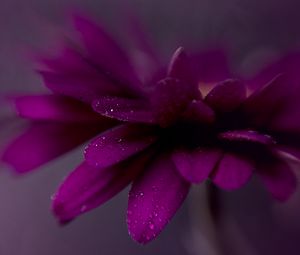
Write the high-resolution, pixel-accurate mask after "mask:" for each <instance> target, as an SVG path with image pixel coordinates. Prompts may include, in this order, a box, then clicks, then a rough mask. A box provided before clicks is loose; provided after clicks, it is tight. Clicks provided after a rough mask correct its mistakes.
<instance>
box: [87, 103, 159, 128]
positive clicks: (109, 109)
mask: <svg viewBox="0 0 300 255" xmlns="http://www.w3.org/2000/svg"><path fill="white" fill-rule="evenodd" d="M93 108H94V110H95V111H96V112H98V113H100V114H101V115H103V116H106V117H109V118H114V119H117V120H120V121H130V122H137V123H154V122H155V119H154V115H153V113H152V112H151V110H150V109H149V103H148V104H147V102H146V101H145V100H143V99H128V98H118V97H101V98H99V99H98V100H95V101H94V103H93Z"/></svg>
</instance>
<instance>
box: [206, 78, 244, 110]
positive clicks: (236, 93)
mask: <svg viewBox="0 0 300 255" xmlns="http://www.w3.org/2000/svg"><path fill="white" fill-rule="evenodd" d="M245 98H246V87H245V85H244V84H243V83H242V82H241V81H239V80H226V81H224V82H222V83H219V84H218V85H216V86H215V87H214V88H213V89H212V90H211V91H210V92H209V93H208V94H207V96H206V97H205V102H206V103H207V104H208V105H209V106H211V107H212V108H213V109H214V110H216V111H218V112H230V111H232V110H234V109H235V108H237V107H238V106H239V105H240V104H241V103H242V102H243V101H244V99H245Z"/></svg>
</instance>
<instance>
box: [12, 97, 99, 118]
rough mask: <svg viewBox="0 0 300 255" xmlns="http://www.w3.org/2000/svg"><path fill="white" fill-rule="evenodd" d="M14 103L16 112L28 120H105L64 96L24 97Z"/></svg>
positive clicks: (18, 98) (88, 108)
mask: <svg viewBox="0 0 300 255" xmlns="http://www.w3.org/2000/svg"><path fill="white" fill-rule="evenodd" d="M14 101H15V106H16V111H17V112H18V114H19V115H20V116H21V117H22V118H26V119H31V120H36V121H57V122H97V121H101V120H102V119H103V118H102V117H100V116H99V115H98V114H97V113H95V112H94V111H93V110H92V108H91V107H90V106H89V105H86V104H84V103H81V102H79V101H76V100H74V99H71V98H68V97H64V96H58V95H38V96H22V97H17V98H16V99H15V100H14Z"/></svg>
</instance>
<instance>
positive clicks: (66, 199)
mask: <svg viewBox="0 0 300 255" xmlns="http://www.w3.org/2000/svg"><path fill="white" fill-rule="evenodd" d="M145 162H146V161H145V157H143V158H137V159H135V160H134V161H131V162H122V163H121V164H118V165H114V166H112V167H110V168H95V167H92V166H90V165H88V164H87V163H85V162H84V163H82V164H81V165H80V166H78V167H77V168H76V169H75V170H74V171H73V172H72V173H71V174H70V175H69V176H68V177H67V178H66V179H65V180H64V181H63V183H62V185H61V186H60V187H59V189H58V191H57V192H56V194H55V195H54V196H53V197H52V199H53V204H52V209H53V212H54V214H55V216H56V217H57V218H58V220H59V221H60V223H67V222H69V221H70V220H72V219H74V218H76V217H77V216H79V215H80V214H83V213H86V212H88V211H90V210H92V209H94V208H96V207H98V206H100V205H101V204H103V203H105V202H106V201H108V200H109V199H111V198H112V197H113V196H115V195H116V194H117V193H119V192H120V191H121V190H122V189H124V188H125V187H126V186H127V185H128V184H129V183H130V182H131V181H132V180H133V179H134V178H135V177H136V176H137V174H138V173H139V172H140V171H142V170H143V167H144V164H145Z"/></svg>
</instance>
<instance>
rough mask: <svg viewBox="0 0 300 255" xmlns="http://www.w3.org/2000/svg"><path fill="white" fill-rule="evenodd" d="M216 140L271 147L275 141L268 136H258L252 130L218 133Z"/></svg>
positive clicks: (258, 134)
mask: <svg viewBox="0 0 300 255" xmlns="http://www.w3.org/2000/svg"><path fill="white" fill-rule="evenodd" d="M218 138H219V139H221V140H227V141H237V142H251V143H259V144H264V145H273V144H275V141H274V140H273V139H272V137H271V136H269V135H264V134H260V133H258V132H256V131H253V130H234V131H227V132H223V133H220V134H219V135H218Z"/></svg>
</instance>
